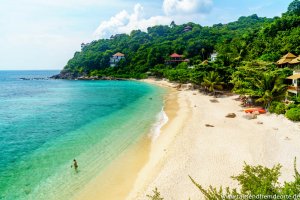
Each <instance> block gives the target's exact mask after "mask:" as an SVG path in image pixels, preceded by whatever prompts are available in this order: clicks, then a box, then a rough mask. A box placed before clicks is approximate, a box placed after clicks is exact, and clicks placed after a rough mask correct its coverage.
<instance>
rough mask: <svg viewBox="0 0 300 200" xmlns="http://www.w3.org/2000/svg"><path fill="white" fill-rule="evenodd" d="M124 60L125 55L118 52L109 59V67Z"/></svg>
mask: <svg viewBox="0 0 300 200" xmlns="http://www.w3.org/2000/svg"><path fill="white" fill-rule="evenodd" d="M122 59H125V55H124V54H122V53H120V52H118V53H116V54H115V55H113V56H112V57H111V58H110V66H111V67H115V66H116V65H117V63H118V62H120V60H122Z"/></svg>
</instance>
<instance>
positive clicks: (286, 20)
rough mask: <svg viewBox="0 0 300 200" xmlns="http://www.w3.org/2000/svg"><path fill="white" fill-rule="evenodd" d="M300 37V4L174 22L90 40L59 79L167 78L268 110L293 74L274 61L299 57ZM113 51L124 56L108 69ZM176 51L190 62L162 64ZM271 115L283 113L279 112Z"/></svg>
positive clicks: (278, 99)
mask: <svg viewBox="0 0 300 200" xmlns="http://www.w3.org/2000/svg"><path fill="white" fill-rule="evenodd" d="M186 27H190V29H188V30H187V29H186ZM299 35H300V1H299V0H294V1H292V2H291V3H290V5H289V6H288V9H287V11H286V12H285V13H283V14H282V16H281V17H274V18H266V17H258V16H257V15H256V14H253V15H251V16H247V17H245V16H242V17H240V18H239V19H238V20H237V21H235V22H231V23H228V24H215V25H213V26H201V25H199V24H195V23H191V22H190V23H187V24H182V25H176V23H175V22H174V21H173V22H172V23H171V24H170V25H169V26H166V25H157V26H153V27H149V28H148V29H147V32H142V31H140V30H134V31H132V32H131V33H130V34H129V35H128V34H117V35H113V36H111V38H110V39H100V40H97V41H92V42H91V43H89V44H86V45H83V47H82V50H81V51H80V52H76V53H75V54H74V57H73V58H72V59H70V60H69V61H68V63H67V65H66V66H65V67H64V69H63V70H62V72H61V75H63V76H62V77H64V78H77V77H80V76H93V77H95V76H96V77H115V78H136V79H142V78H147V77H149V76H152V77H158V78H167V79H169V80H170V81H176V82H179V83H193V84H195V85H198V86H200V87H203V88H204V89H206V90H207V91H209V92H212V93H215V91H216V90H220V89H226V90H232V91H233V92H235V93H237V94H241V95H249V96H251V97H252V98H254V99H255V102H256V103H257V104H260V105H262V106H264V107H265V108H270V106H271V105H272V102H282V101H283V100H284V99H285V97H286V96H285V95H286V91H287V85H286V80H285V78H286V77H287V76H289V75H291V74H292V69H290V68H279V67H278V66H276V65H275V64H274V63H275V62H276V61H277V60H278V59H279V58H280V57H281V56H282V55H284V54H286V53H287V52H292V53H294V54H295V55H299V54H300V40H299ZM117 52H122V53H123V54H125V59H123V60H121V61H120V62H119V63H118V64H117V66H116V67H110V58H111V56H112V55H114V54H115V53H117ZM174 52H176V53H178V54H182V55H183V56H184V59H189V62H182V63H180V64H178V65H177V64H168V63H166V62H165V61H166V60H169V59H170V58H169V56H170V55H171V54H172V53H174ZM214 52H217V59H216V60H215V61H214V62H211V61H210V55H211V54H212V53H214ZM295 103H296V104H297V101H295ZM298 103H299V102H298ZM273 107H274V106H273ZM273 107H272V109H270V110H271V111H273V110H274V109H273ZM287 110H288V109H285V111H287ZM275 113H283V114H285V112H284V111H283V109H281V110H280V111H276V112H275ZM287 116H290V115H289V114H288V115H287Z"/></svg>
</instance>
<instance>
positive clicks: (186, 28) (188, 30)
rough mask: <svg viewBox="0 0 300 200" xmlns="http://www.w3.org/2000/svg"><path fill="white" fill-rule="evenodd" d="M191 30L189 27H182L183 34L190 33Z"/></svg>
mask: <svg viewBox="0 0 300 200" xmlns="http://www.w3.org/2000/svg"><path fill="white" fill-rule="evenodd" d="M192 29H193V28H192V27H191V26H186V27H184V29H183V32H185V33H186V32H190V31H191V30H192Z"/></svg>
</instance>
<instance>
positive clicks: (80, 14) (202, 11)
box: [0, 0, 292, 70]
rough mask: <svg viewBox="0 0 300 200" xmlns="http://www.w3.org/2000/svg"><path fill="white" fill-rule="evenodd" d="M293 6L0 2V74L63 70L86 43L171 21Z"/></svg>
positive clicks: (126, 0)
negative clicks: (7, 71) (17, 70)
mask: <svg viewBox="0 0 300 200" xmlns="http://www.w3.org/2000/svg"><path fill="white" fill-rule="evenodd" d="M291 1H292V0H291ZM291 1H287V0H244V1H242V0H151V1H146V0H140V1H139V0H123V1H122V0H110V1H107V0H105V1H104V0H51V1H50V0H15V1H12V0H0V44H1V49H0V70H1V69H6V70H7V69H62V68H63V67H64V66H65V64H66V63H67V61H68V60H69V59H70V58H71V57H72V56H73V54H74V53H75V51H79V50H80V44H81V43H82V42H89V41H92V40H95V39H99V38H105V37H109V36H110V35H112V34H116V33H121V32H126V33H129V32H130V31H131V30H132V29H142V30H146V28H147V27H148V26H152V25H156V24H169V23H170V22H171V21H172V20H175V22H176V23H177V24H182V23H185V22H189V21H192V22H195V23H200V24H201V25H212V24H216V23H227V22H231V21H234V20H236V19H237V18H238V17H240V16H247V15H251V14H254V13H256V14H258V15H259V16H267V17H274V16H280V15H281V13H282V12H285V11H286V9H287V7H288V4H289V3H290V2H291Z"/></svg>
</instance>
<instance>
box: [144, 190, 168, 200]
mask: <svg viewBox="0 0 300 200" xmlns="http://www.w3.org/2000/svg"><path fill="white" fill-rule="evenodd" d="M147 197H148V198H149V199H150V200H164V198H162V197H161V196H160V192H159V191H158V190H157V188H155V189H154V190H153V195H147Z"/></svg>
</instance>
